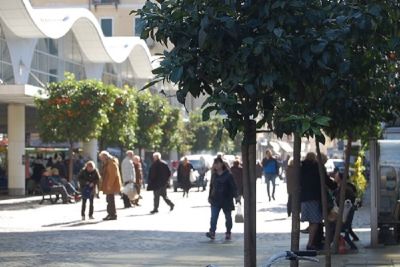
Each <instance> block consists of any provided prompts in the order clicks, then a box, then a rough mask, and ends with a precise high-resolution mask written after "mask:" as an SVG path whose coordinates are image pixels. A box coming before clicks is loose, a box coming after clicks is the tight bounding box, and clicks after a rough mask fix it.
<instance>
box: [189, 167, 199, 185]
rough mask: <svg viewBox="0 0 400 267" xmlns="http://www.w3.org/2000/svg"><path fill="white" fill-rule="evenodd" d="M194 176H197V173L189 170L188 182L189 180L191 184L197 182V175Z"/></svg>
mask: <svg viewBox="0 0 400 267" xmlns="http://www.w3.org/2000/svg"><path fill="white" fill-rule="evenodd" d="M196 174H198V173H197V171H194V170H190V176H189V180H190V182H191V183H194V182H196V180H197V175H196Z"/></svg>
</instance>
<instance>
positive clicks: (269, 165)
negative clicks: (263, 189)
mask: <svg viewBox="0 0 400 267" xmlns="http://www.w3.org/2000/svg"><path fill="white" fill-rule="evenodd" d="M262 166H263V171H264V177H265V183H266V184H267V193H268V200H269V201H271V194H270V183H271V184H272V199H273V200H275V179H276V177H277V176H278V174H279V164H278V161H277V160H276V159H275V158H274V157H272V152H271V150H269V149H268V150H267V151H266V152H265V158H264V159H263V161H262Z"/></svg>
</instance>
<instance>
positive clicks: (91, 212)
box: [81, 195, 94, 217]
mask: <svg viewBox="0 0 400 267" xmlns="http://www.w3.org/2000/svg"><path fill="white" fill-rule="evenodd" d="M93 198H94V195H92V196H90V198H89V217H91V216H93ZM87 200H88V199H87V198H82V210H81V215H82V216H85V210H86V201H87Z"/></svg>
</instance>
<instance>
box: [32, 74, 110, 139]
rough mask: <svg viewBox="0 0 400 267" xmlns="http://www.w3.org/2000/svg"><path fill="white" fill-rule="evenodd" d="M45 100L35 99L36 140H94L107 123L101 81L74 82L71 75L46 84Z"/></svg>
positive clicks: (106, 96) (106, 103) (106, 94)
mask: <svg viewBox="0 0 400 267" xmlns="http://www.w3.org/2000/svg"><path fill="white" fill-rule="evenodd" d="M47 94H48V95H47V97H48V98H46V99H42V98H37V99H35V104H36V107H37V111H38V115H39V117H40V118H41V119H40V120H39V121H38V129H39V133H40V137H41V138H42V139H43V140H44V141H50V142H65V141H68V142H77V141H87V140H89V139H91V138H96V137H98V135H99V134H100V131H101V129H102V127H103V126H104V125H105V124H107V123H108V118H107V111H108V107H109V106H110V104H111V103H110V101H112V100H110V98H109V95H110V91H109V88H108V87H105V86H104V85H103V84H102V83H101V82H98V81H94V80H85V81H76V80H75V77H74V76H73V75H72V74H66V79H65V80H64V81H61V82H58V83H50V84H49V86H48V88H47Z"/></svg>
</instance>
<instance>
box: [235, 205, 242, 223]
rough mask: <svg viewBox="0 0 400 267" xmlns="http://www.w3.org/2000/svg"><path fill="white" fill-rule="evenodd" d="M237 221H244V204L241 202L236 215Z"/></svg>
mask: <svg viewBox="0 0 400 267" xmlns="http://www.w3.org/2000/svg"><path fill="white" fill-rule="evenodd" d="M235 222H236V223H244V217H243V212H242V205H240V204H239V205H238V206H237V210H236V215H235Z"/></svg>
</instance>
